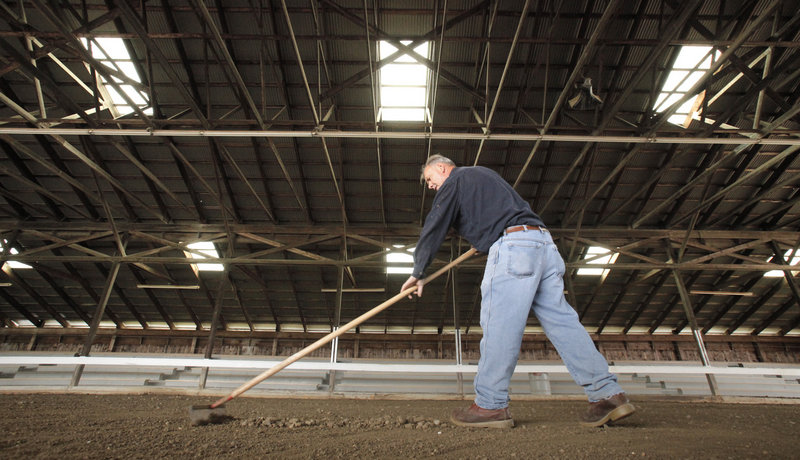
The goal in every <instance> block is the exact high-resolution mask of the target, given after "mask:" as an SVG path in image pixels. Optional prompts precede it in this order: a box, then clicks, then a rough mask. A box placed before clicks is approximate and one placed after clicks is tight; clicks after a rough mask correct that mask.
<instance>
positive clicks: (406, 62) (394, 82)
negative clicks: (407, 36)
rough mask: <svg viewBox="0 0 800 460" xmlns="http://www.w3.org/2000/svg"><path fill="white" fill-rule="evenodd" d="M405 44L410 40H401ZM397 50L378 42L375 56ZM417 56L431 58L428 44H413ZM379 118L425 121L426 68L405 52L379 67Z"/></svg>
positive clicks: (392, 46) (379, 57) (387, 54)
mask: <svg viewBox="0 0 800 460" xmlns="http://www.w3.org/2000/svg"><path fill="white" fill-rule="evenodd" d="M401 43H403V44H404V45H408V44H409V43H411V41H409V40H403V41H401ZM395 52H397V48H396V47H395V46H394V45H392V44H391V43H389V42H387V41H380V42H378V59H384V58H386V57H388V56H390V55H392V54H394V53H395ZM414 52H416V53H417V54H419V55H420V56H424V57H426V58H428V59H429V58H430V55H429V53H430V45H429V43H428V42H425V43H421V44H419V45H417V46H416V47H415V48H414ZM378 78H379V81H380V95H379V97H380V104H381V109H380V115H379V117H380V119H381V120H383V121H425V114H426V112H427V110H426V109H427V100H428V86H427V85H428V68H427V67H426V66H425V65H423V64H421V63H419V62H417V61H416V60H415V59H414V58H412V57H411V56H409V55H407V54H402V55H400V56H399V57H398V58H397V59H395V60H394V61H392V62H391V63H390V64H386V65H385V66H383V67H381V69H380V72H379V77H378Z"/></svg>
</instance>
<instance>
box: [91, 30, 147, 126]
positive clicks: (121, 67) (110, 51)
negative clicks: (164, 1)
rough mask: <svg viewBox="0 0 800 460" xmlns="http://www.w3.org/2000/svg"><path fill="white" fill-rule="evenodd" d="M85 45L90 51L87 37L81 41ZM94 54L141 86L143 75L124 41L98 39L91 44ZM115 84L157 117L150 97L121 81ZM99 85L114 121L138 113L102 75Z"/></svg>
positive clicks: (143, 108)
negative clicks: (140, 74)
mask: <svg viewBox="0 0 800 460" xmlns="http://www.w3.org/2000/svg"><path fill="white" fill-rule="evenodd" d="M81 43H82V44H83V46H84V47H85V48H86V49H87V50H88V49H89V48H90V47H89V43H88V41H87V40H86V39H85V38H81ZM91 52H92V57H93V58H95V59H96V60H97V61H98V62H100V63H101V64H103V65H105V66H106V67H108V68H110V69H114V70H116V71H118V72H120V73H122V74H124V75H125V76H126V77H128V78H129V79H131V80H133V81H136V82H139V83H141V79H140V78H139V74H138V72H136V67H134V65H133V61H132V60H131V56H130V55H129V54H128V50H127V49H126V48H125V43H124V42H123V41H122V39H121V38H110V37H95V38H94V39H93V43H92V45H91ZM112 78H114V77H112ZM114 82H115V83H117V86H118V87H119V89H121V90H122V92H124V93H125V95H126V96H128V99H130V100H131V102H133V103H134V104H135V105H136V106H137V107H138V108H139V109H142V111H143V112H144V113H145V114H147V115H152V114H153V109H152V108H149V107H148V106H149V105H150V103H149V101H148V100H147V94H145V93H143V92H142V91H138V90H137V89H135V88H134V87H133V86H131V85H129V84H125V83H123V82H122V81H121V80H119V79H117V78H114ZM97 83H98V87H100V91H101V93H102V95H103V101H104V105H105V106H106V107H107V108H108V109H109V111H110V112H111V114H112V115H113V116H114V118H119V117H122V116H125V115H128V114H131V113H133V112H134V109H133V107H131V106H130V105H129V104H128V103H127V102H126V101H125V99H124V98H123V97H122V95H121V94H120V93H119V92H118V91H117V89H116V88H115V87H113V86H111V85H110V84H108V81H106V79H105V78H104V77H103V76H101V75H98V82H97Z"/></svg>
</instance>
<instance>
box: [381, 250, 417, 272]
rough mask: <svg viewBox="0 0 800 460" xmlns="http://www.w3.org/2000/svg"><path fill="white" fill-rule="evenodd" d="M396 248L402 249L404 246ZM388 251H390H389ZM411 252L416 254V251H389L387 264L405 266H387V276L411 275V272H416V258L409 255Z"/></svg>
mask: <svg viewBox="0 0 800 460" xmlns="http://www.w3.org/2000/svg"><path fill="white" fill-rule="evenodd" d="M394 247H395V248H402V247H403V245H402V244H395V245H394ZM387 251H389V250H388V249H387ZM410 252H414V249H413V248H411V249H406V250H405V251H389V252H387V253H386V263H387V264H398V263H399V264H404V265H387V266H386V273H387V274H390V275H392V274H404V275H410V274H411V272H413V271H414V266H413V265H407V264H409V263H410V264H413V263H414V256H413V255H411V254H409V253H410Z"/></svg>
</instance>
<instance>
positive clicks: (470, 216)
mask: <svg viewBox="0 0 800 460" xmlns="http://www.w3.org/2000/svg"><path fill="white" fill-rule="evenodd" d="M523 224H527V225H539V226H542V227H543V226H544V222H543V221H542V219H541V218H540V217H539V216H538V215H537V214H536V213H534V212H533V211H532V210H531V207H530V205H529V204H528V202H527V201H525V200H523V199H522V197H521V196H519V194H518V193H517V192H516V191H515V190H514V189H513V188H511V185H509V184H508V182H506V181H505V180H504V179H503V178H502V177H500V175H499V174H497V173H496V172H494V171H493V170H491V169H489V168H485V167H483V166H471V167H457V168H454V169H453V170H452V171H451V172H450V176H448V177H447V179H446V180H445V181H444V183H443V184H442V186H441V187H439V190H438V191H437V192H436V197H435V198H434V199H433V204H432V205H431V210H430V212H429V213H428V216H427V217H426V218H425V224H424V225H423V227H422V232H421V233H420V236H419V241H418V242H417V247H416V249H414V271H413V272H412V276H414V277H415V278H417V279H422V278H423V277H424V275H425V269H426V268H428V265H430V263H431V261H432V260H433V258H434V256H435V255H436V251H438V250H439V247H440V246H441V245H442V242H444V239H445V237H446V236H447V231H448V230H449V229H450V227H453V228H454V229H455V230H456V231H457V232H458V233H459V234H460V235H461V236H462V237H464V238H465V239H466V240H467V241H469V243H470V244H472V246H474V247H475V249H477V250H478V251H480V252H484V253H488V252H489V248H490V247H491V246H492V244H493V243H494V242H495V241H496V240H497V239H498V238H499V237H500V236H501V235H502V234H503V230H505V229H506V228H508V227H511V226H514V225H523Z"/></svg>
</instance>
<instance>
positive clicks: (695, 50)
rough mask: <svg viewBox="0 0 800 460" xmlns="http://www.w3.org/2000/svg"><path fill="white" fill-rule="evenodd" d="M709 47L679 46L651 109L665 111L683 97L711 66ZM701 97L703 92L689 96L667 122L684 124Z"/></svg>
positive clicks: (695, 109) (713, 54)
mask: <svg viewBox="0 0 800 460" xmlns="http://www.w3.org/2000/svg"><path fill="white" fill-rule="evenodd" d="M711 49H712V48H711V47H710V46H683V47H681V50H680V51H679V52H678V57H677V58H676V59H675V64H674V65H673V67H672V70H671V71H670V73H669V74H668V75H667V79H666V80H665V81H664V86H663V87H662V88H661V93H660V94H659V95H658V97H657V98H656V102H655V104H654V106H653V110H655V111H656V113H661V112H663V111H665V110H666V109H667V108H669V107H670V106H671V105H672V104H674V103H675V102H677V101H678V100H680V99H681V98H683V97H684V96H685V95H686V93H687V91H689V90H690V89H691V88H692V86H694V85H695V84H696V83H697V82H698V81H699V80H700V78H702V77H703V74H705V72H706V70H708V69H710V68H711V63H712V62H713V58H716V55H715V53H712V51H711ZM716 54H719V52H716ZM703 97H704V94H703V93H701V94H699V95H698V96H697V97H696V98H694V99H691V98H690V99H689V100H687V101H686V102H684V103H683V104H681V106H680V107H678V110H676V111H675V113H673V114H672V115H671V116H670V117H669V122H670V123H673V124H676V125H679V126H686V125H687V124H686V122H687V120H689V119H691V117H692V115H693V113H694V112H696V111H697V107H698V106H699V105H700V104H699V103H700V102H701V101H702V98H703Z"/></svg>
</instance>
